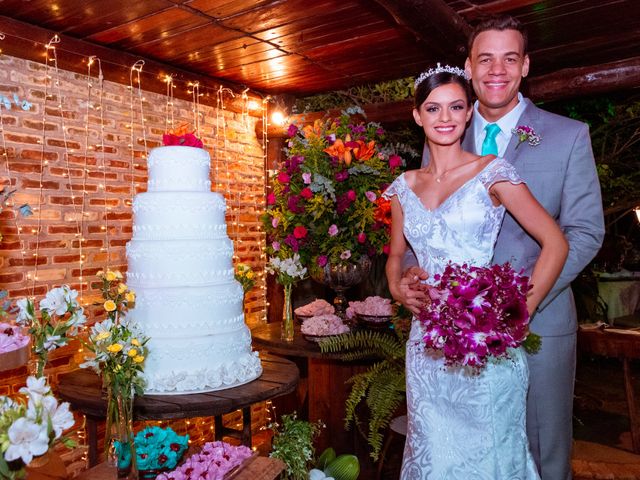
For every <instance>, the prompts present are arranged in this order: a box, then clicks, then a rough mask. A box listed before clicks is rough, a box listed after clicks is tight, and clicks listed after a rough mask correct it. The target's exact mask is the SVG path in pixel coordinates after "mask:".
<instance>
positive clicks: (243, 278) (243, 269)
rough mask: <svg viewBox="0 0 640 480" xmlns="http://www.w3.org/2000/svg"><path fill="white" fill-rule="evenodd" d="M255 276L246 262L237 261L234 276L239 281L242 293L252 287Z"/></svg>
mask: <svg viewBox="0 0 640 480" xmlns="http://www.w3.org/2000/svg"><path fill="white" fill-rule="evenodd" d="M255 277H256V275H255V273H254V271H253V269H252V268H251V266H250V265H247V264H246V263H238V264H237V265H236V273H235V278H236V280H237V281H238V282H240V285H242V290H243V291H244V293H247V292H248V291H249V290H251V289H252V288H253V286H254V285H255V283H256V278H255Z"/></svg>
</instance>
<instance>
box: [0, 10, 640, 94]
mask: <svg viewBox="0 0 640 480" xmlns="http://www.w3.org/2000/svg"><path fill="white" fill-rule="evenodd" d="M488 13H508V14H511V15H514V16H516V17H517V18H519V19H520V20H521V21H522V22H523V23H524V24H525V25H526V26H527V27H528V29H529V32H530V37H531V38H530V53H531V57H532V72H531V74H532V75H533V76H539V75H544V74H548V73H552V72H554V71H557V70H559V69H563V68H576V67H584V66H591V65H598V64H602V63H607V62H613V61H617V60H626V59H629V58H633V57H636V56H638V55H639V53H638V52H640V48H638V47H639V46H640V1H638V0H545V1H533V0H473V1H471V0H138V1H133V2H132V1H131V0H0V32H2V31H3V21H5V22H13V23H12V27H13V28H12V32H13V33H12V35H14V36H15V35H18V36H19V35H20V33H19V32H20V31H21V29H20V28H16V22H15V21H18V22H21V23H22V22H23V23H25V24H29V25H32V26H35V27H41V28H43V29H46V30H49V31H50V32H53V33H58V34H60V35H61V36H62V37H63V38H72V39H77V40H81V41H83V42H86V43H87V44H89V45H91V44H96V45H99V46H102V47H107V48H109V49H112V50H113V51H115V52H126V53H128V54H129V55H131V56H134V57H139V58H145V59H150V60H155V61H156V62H158V63H159V64H164V65H167V66H171V67H174V68H178V69H180V70H182V71H186V72H191V73H194V74H199V75H201V76H203V77H205V78H206V77H209V78H212V79H218V80H221V81H223V82H231V83H233V84H236V85H239V86H246V87H249V88H251V89H253V90H256V91H260V92H264V93H270V94H282V93H286V94H293V95H296V96H301V95H309V94H313V93H319V92H326V91H332V90H338V89H344V88H348V87H351V86H354V85H359V84H364V83H370V82H378V81H382V80H389V79H395V78H402V77H406V76H411V75H415V74H416V73H418V72H420V71H421V70H422V69H423V68H425V67H426V66H428V65H430V64H433V63H435V62H436V61H441V62H449V63H461V62H462V61H463V59H464V57H465V53H466V51H465V47H464V43H465V41H464V39H465V35H466V33H467V32H468V31H469V29H470V28H471V27H472V26H473V25H474V24H476V23H477V22H478V20H479V19H481V18H482V16H483V15H486V14H488ZM3 17H4V18H3ZM18 25H19V24H18ZM16 32H18V33H16ZM21 40H23V41H24V42H25V45H28V42H27V40H29V39H28V38H23V39H21ZM10 43H11V38H9V37H8V38H7V39H5V41H4V42H3V43H2V44H0V47H2V48H3V50H5V51H7V49H6V48H5V44H6V45H9V44H10ZM61 48H64V46H62V47H61ZM24 50H28V48H25V49H24ZM9 52H10V50H9ZM9 52H7V53H9ZM23 54H25V55H26V54H28V52H26V51H25V52H23ZM127 58H131V57H127Z"/></svg>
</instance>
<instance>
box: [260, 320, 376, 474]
mask: <svg viewBox="0 0 640 480" xmlns="http://www.w3.org/2000/svg"><path fill="white" fill-rule="evenodd" d="M251 335H252V337H253V346H254V348H256V349H261V350H267V351H269V352H272V353H277V354H279V355H285V356H289V357H294V358H295V357H297V358H298V359H301V360H303V362H304V363H305V365H303V366H302V368H301V369H300V370H301V378H300V383H299V392H298V393H299V397H300V401H301V405H299V407H302V408H301V410H302V414H301V416H302V417H304V416H305V415H304V414H305V413H306V417H308V420H310V421H312V422H313V421H316V420H322V421H323V422H324V423H325V425H326V428H324V429H323V430H322V431H321V433H320V435H319V436H318V438H317V439H316V441H315V447H316V452H318V454H319V453H321V452H322V451H323V450H324V449H325V448H327V447H333V448H334V449H335V451H336V453H337V454H342V453H353V454H355V455H357V456H358V458H359V459H360V467H361V475H360V478H375V465H373V462H372V461H371V458H370V457H369V450H368V445H367V443H366V440H365V439H364V438H363V437H362V436H361V435H360V434H359V433H358V432H357V430H356V428H355V427H353V428H352V429H351V431H346V430H345V429H344V417H345V400H346V399H347V397H348V395H349V392H350V390H351V384H347V383H346V381H347V380H348V379H349V378H351V377H352V376H353V375H355V374H357V373H362V372H363V371H365V370H366V369H367V368H368V367H369V366H370V365H371V361H364V360H363V361H352V362H351V361H350V362H345V361H343V360H340V358H341V355H340V354H331V353H322V352H321V351H320V347H319V346H318V345H317V344H316V343H314V342H310V341H307V340H305V339H304V338H303V337H302V334H301V333H300V327H299V326H298V325H296V328H295V334H294V340H293V342H286V341H284V340H282V339H281V338H280V323H279V322H278V323H267V324H265V325H260V326H259V327H256V328H254V329H253V330H251ZM305 370H306V375H305ZM300 390H302V391H300ZM298 413H300V410H299V411H298Z"/></svg>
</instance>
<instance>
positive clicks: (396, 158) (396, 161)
mask: <svg viewBox="0 0 640 480" xmlns="http://www.w3.org/2000/svg"><path fill="white" fill-rule="evenodd" d="M401 165H402V158H401V157H400V155H395V154H394V155H390V156H389V168H391V169H392V170H393V169H394V168H398V167H399V166H401Z"/></svg>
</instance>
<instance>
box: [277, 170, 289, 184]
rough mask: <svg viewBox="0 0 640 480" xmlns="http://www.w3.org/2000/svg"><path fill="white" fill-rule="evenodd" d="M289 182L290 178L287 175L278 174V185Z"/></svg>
mask: <svg viewBox="0 0 640 480" xmlns="http://www.w3.org/2000/svg"><path fill="white" fill-rule="evenodd" d="M290 181H291V178H289V175H287V173H286V172H280V173H278V182H280V183H289V182H290Z"/></svg>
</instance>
